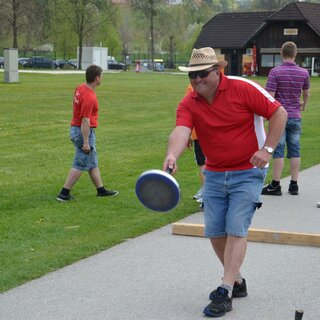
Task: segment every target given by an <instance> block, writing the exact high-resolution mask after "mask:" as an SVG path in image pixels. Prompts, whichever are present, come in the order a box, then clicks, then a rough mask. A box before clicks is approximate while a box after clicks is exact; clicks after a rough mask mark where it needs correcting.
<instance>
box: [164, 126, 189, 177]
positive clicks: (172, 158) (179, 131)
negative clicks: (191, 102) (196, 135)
mask: <svg viewBox="0 0 320 320" xmlns="http://www.w3.org/2000/svg"><path fill="white" fill-rule="evenodd" d="M190 134H191V129H190V128H188V127H184V126H178V127H176V128H175V129H174V130H173V131H172V133H171V134H170V137H169V143H168V149H167V156H166V158H165V160H164V162H163V170H166V169H167V168H170V169H172V170H173V171H172V173H175V172H176V171H177V165H176V162H177V159H178V158H179V157H180V155H181V154H182V153H183V151H184V149H185V148H186V146H187V145H188V141H189V137H190Z"/></svg>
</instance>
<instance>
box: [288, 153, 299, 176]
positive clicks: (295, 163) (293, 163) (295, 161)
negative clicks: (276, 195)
mask: <svg viewBox="0 0 320 320" xmlns="http://www.w3.org/2000/svg"><path fill="white" fill-rule="evenodd" d="M299 171H300V158H291V159H290V174H291V180H293V181H298V177H299Z"/></svg>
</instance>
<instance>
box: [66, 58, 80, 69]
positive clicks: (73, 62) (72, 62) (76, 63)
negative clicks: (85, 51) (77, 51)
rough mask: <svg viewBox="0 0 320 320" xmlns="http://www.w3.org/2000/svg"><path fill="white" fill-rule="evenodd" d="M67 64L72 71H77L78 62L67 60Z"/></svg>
mask: <svg viewBox="0 0 320 320" xmlns="http://www.w3.org/2000/svg"><path fill="white" fill-rule="evenodd" d="M67 64H68V65H69V66H70V67H72V68H74V69H78V60H77V59H70V60H68V62H67Z"/></svg>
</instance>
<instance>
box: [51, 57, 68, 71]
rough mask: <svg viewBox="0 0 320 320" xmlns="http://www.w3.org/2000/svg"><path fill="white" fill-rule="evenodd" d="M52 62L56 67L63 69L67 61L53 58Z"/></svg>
mask: <svg viewBox="0 0 320 320" xmlns="http://www.w3.org/2000/svg"><path fill="white" fill-rule="evenodd" d="M53 63H54V67H55V68H56V69H57V68H59V69H63V67H64V65H65V64H66V63H67V61H65V60H63V59H56V60H53Z"/></svg>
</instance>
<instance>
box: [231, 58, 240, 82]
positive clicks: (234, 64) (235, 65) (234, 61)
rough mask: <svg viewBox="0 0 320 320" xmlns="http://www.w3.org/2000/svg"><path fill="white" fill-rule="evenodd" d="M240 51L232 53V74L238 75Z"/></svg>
mask: <svg viewBox="0 0 320 320" xmlns="http://www.w3.org/2000/svg"><path fill="white" fill-rule="evenodd" d="M238 58H239V56H238V53H232V54H231V75H232V76H238V75H239V70H238V65H239V64H238Z"/></svg>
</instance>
